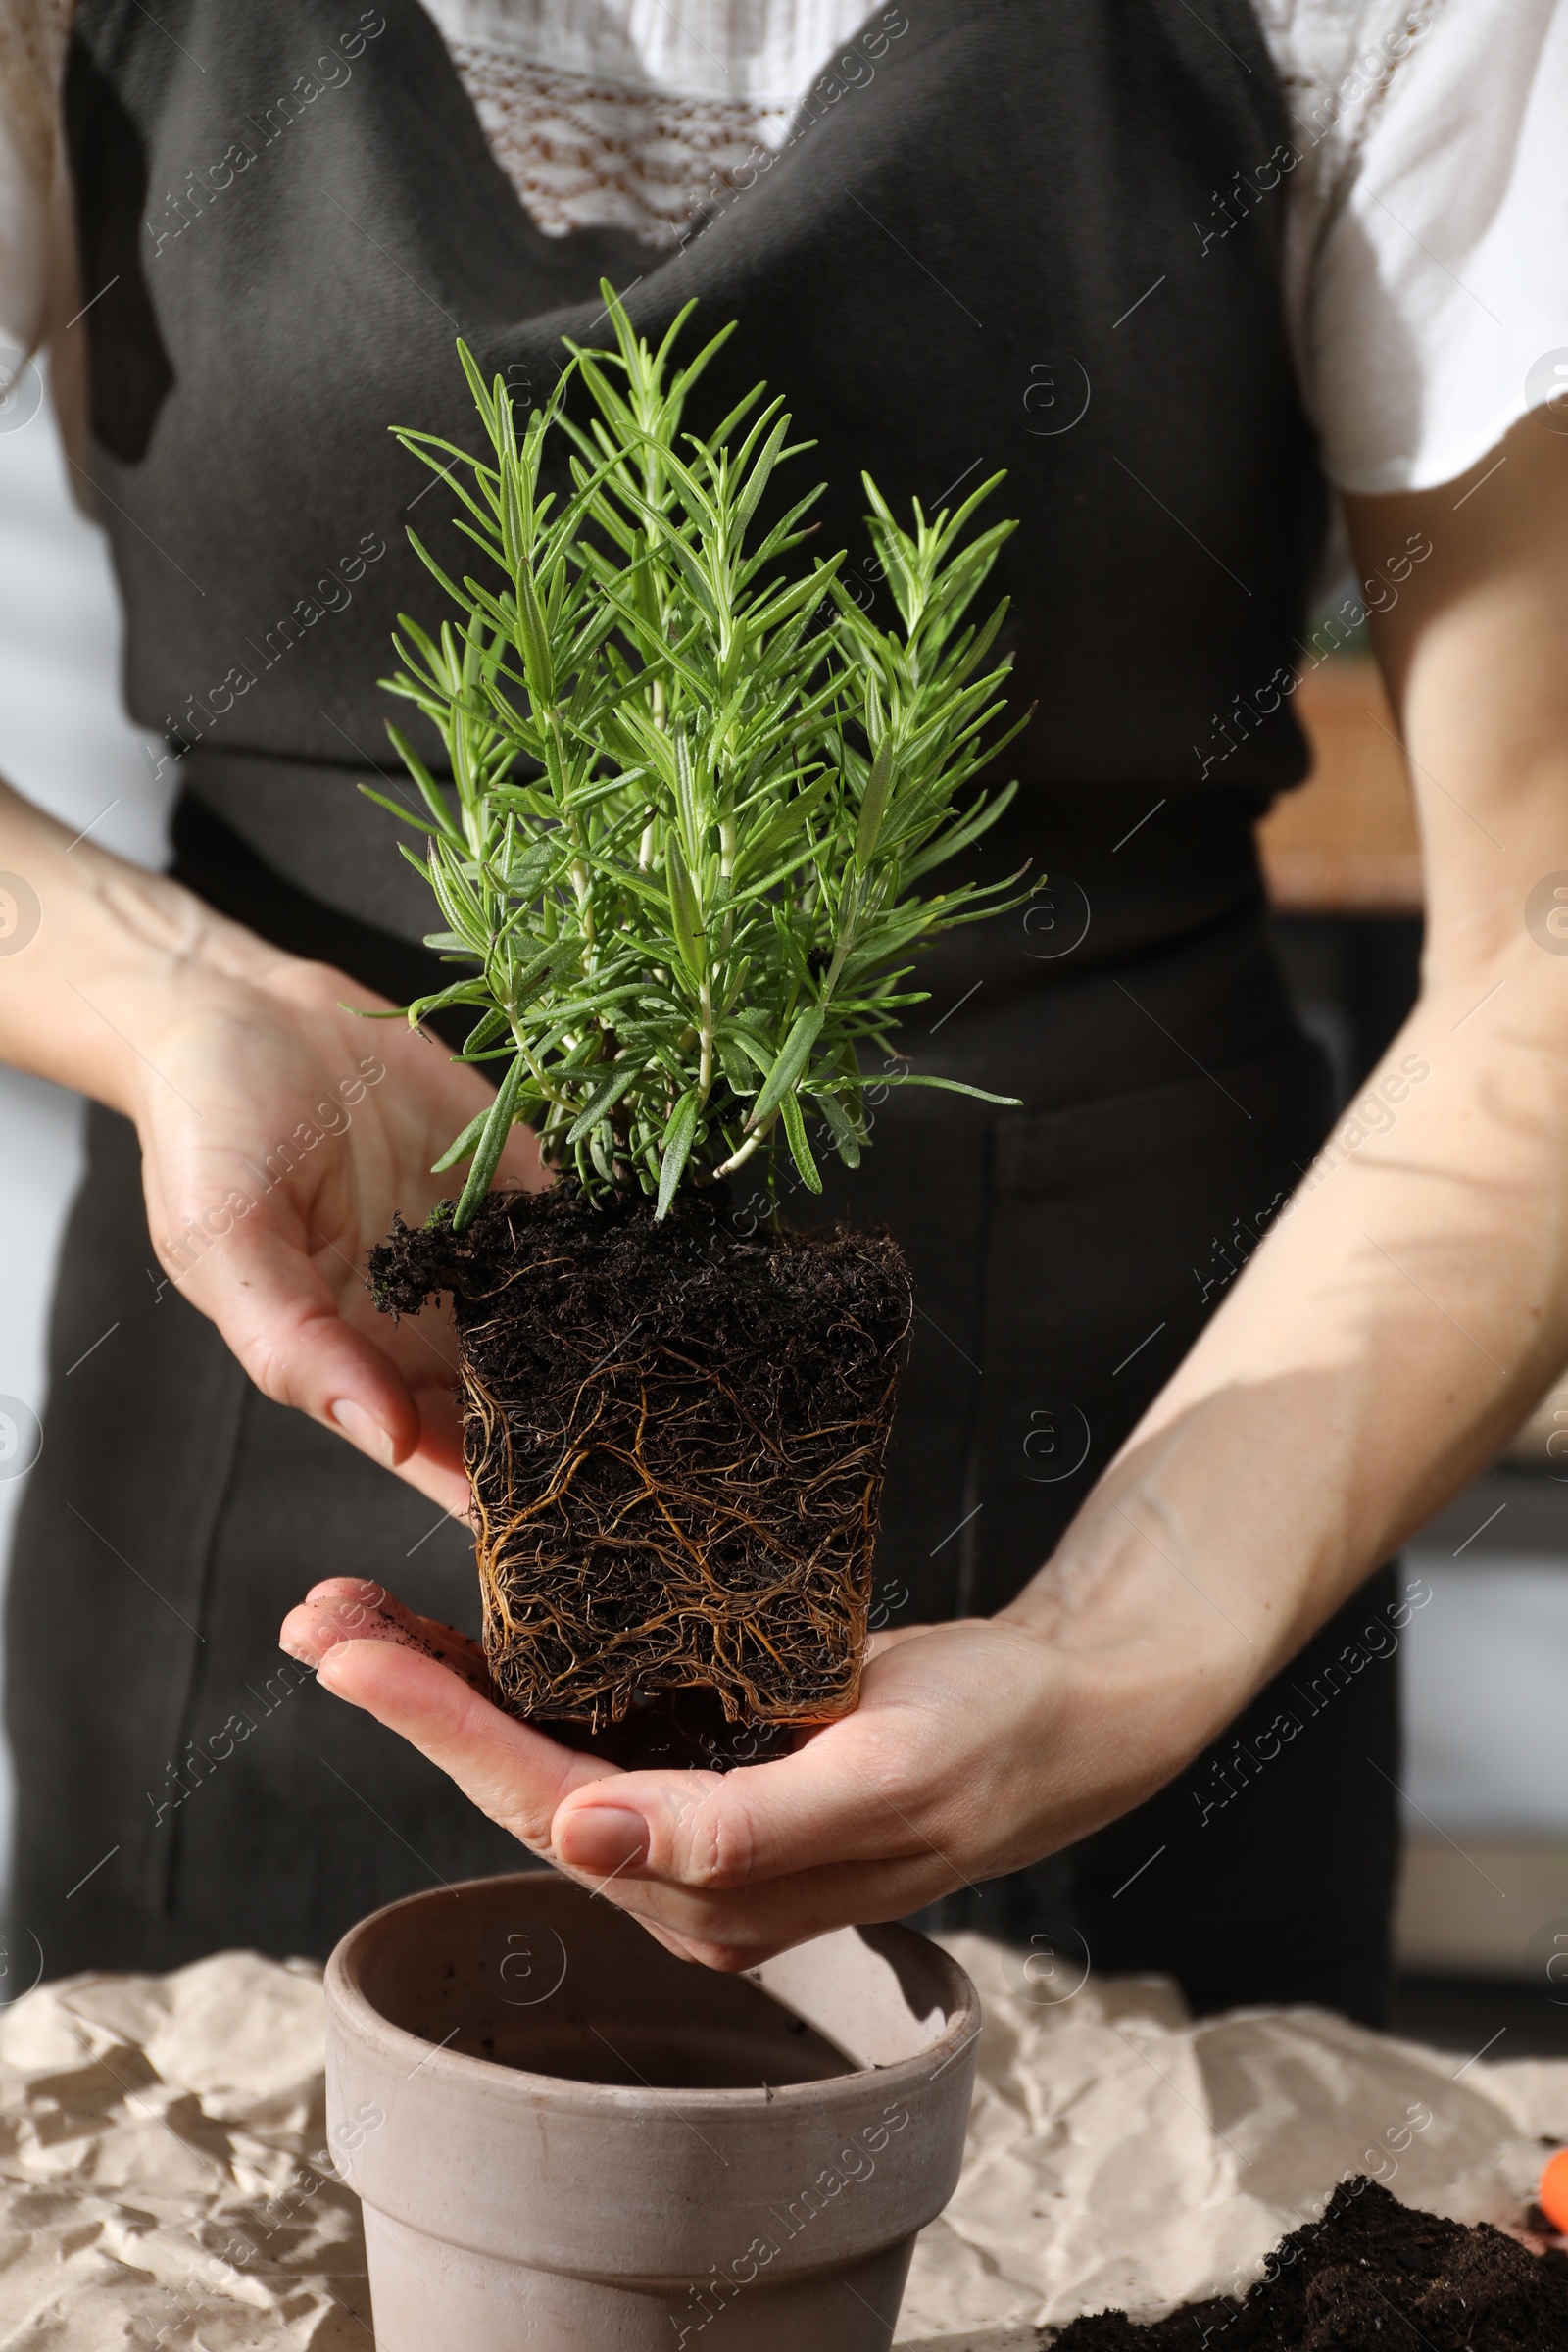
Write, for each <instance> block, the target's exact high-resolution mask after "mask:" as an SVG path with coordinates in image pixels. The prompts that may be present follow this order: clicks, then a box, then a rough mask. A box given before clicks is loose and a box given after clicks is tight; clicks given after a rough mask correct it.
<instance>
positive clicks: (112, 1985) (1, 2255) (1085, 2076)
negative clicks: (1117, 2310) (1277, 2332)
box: [0, 1936, 1568, 2352]
mask: <svg viewBox="0 0 1568 2352" xmlns="http://www.w3.org/2000/svg"><path fill="white" fill-rule="evenodd" d="M948 1940H949V1942H950V1947H951V1948H952V1950H953V1951H954V1952H955V1953H956V1956H957V1957H958V1959H960V1960H961V1961H962V1963H963V1965H964V1966H965V1967H966V1968H967V1969H968V1971H969V1973H970V1975H971V1976H972V1977H973V1978H974V1980H975V1982H976V1984H977V1985H979V1987H980V1991H981V1995H982V1997H983V2000H984V2003H985V2015H986V2023H985V2028H984V2032H983V2034H982V2035H981V2042H980V2051H979V2060H980V2073H979V2080H978V2082H977V2083H976V2088H975V2104H974V2112H973V2117H972V2120H971V2126H970V2137H969V2148H968V2154H967V2157H966V2160H965V2165H964V2172H963V2179H962V2180H961V2181H960V2183H959V2186H958V2190H957V2193H956V2196H955V2197H954V2200H953V2202H952V2204H951V2205H950V2206H949V2208H948V2211H947V2213H946V2214H945V2215H944V2216H943V2218H942V2219H941V2220H940V2221H939V2222H936V2223H933V2225H932V2227H931V2228H930V2229H927V2230H926V2231H925V2232H924V2234H923V2236H922V2237H921V2240H920V2244H919V2247H918V2249H917V2251H916V2254H915V2260H914V2269H913V2273H912V2275H911V2278H910V2281H909V2289H908V2293H907V2296H906V2298H905V2305H904V2311H903V2314H902V2316H901V2319H900V2322H899V2328H898V2342H899V2344H900V2346H901V2347H905V2348H906V2352H1033V2347H1034V2345H1035V2342H1036V2337H1035V2329H1036V2327H1040V2326H1042V2325H1048V2326H1054V2325H1059V2324H1061V2323H1062V2322H1064V2321H1066V2320H1068V2319H1071V2318H1073V2317H1074V2316H1075V2315H1076V2314H1077V2313H1079V2312H1082V2311H1094V2310H1099V2309H1102V2308H1103V2306H1105V2305H1106V2304H1112V2303H1114V2304H1121V2305H1123V2306H1124V2307H1125V2308H1127V2309H1129V2310H1132V2311H1134V2312H1135V2313H1137V2314H1139V2315H1140V2316H1143V2317H1147V2318H1152V2317H1154V2316H1156V2315H1157V2314H1158V2313H1159V2312H1161V2311H1163V2310H1166V2309H1168V2308H1169V2307H1170V2306H1171V2305H1172V2304H1174V2303H1179V2302H1184V2301H1187V2300H1188V2299H1190V2298H1191V2297H1194V2296H1198V2295H1201V2294H1207V2293H1215V2292H1221V2291H1224V2290H1226V2289H1228V2288H1232V2287H1235V2286H1238V2285H1241V2284H1245V2283H1246V2282H1247V2280H1248V2279H1250V2278H1252V2277H1255V2276H1256V2274H1257V2271H1258V2268H1259V2266H1260V2264H1261V2260H1262V2257H1263V2255H1264V2254H1265V2252H1266V2251H1267V2249H1268V2248H1269V2247H1270V2246H1271V2245H1272V2244H1273V2243H1274V2242H1275V2240H1276V2239H1277V2238H1278V2237H1280V2236H1281V2234H1282V2233H1283V2232H1284V2231H1285V2230H1287V2229H1294V2228H1296V2227H1297V2226H1298V2225H1299V2223H1300V2222H1301V2221H1302V2220H1305V2219H1307V2218H1310V2217H1311V2216H1313V2215H1315V2214H1316V2213H1318V2212H1319V2211H1321V2209H1322V2206H1323V2204H1324V2203H1325V2201H1326V2199H1327V2197H1328V2194H1329V2192H1330V2190H1331V2189H1332V2187H1333V2185H1334V2183H1335V2181H1336V2180H1339V2179H1340V2178H1341V2176H1342V2175H1343V2174H1346V2173H1349V2172H1367V2173H1371V2174H1373V2175H1375V2176H1377V2177H1379V2178H1381V2179H1382V2180H1384V2181H1385V2182H1386V2183H1387V2184H1388V2186H1390V2187H1391V2188H1392V2189H1393V2190H1394V2191H1395V2193H1396V2194H1397V2195H1399V2196H1402V2197H1404V2198H1406V2199H1407V2200H1408V2201H1409V2202H1410V2203H1411V2204H1415V2205H1421V2206H1425V2207H1427V2208H1429V2209H1430V2210H1432V2211H1434V2212H1441V2213H1447V2214H1451V2215H1453V2216H1455V2217H1456V2218H1457V2219H1460V2220H1464V2221H1477V2220H1491V2221H1497V2222H1503V2223H1516V2222H1517V2221H1518V2220H1519V2219H1520V2217H1521V2215H1522V2213H1523V2209H1524V2206H1525V2205H1526V2204H1527V2203H1528V2201H1529V2198H1530V2196H1531V2195H1532V2193H1533V2191H1534V2187H1535V2183H1536V2180H1537V2179H1538V2177H1539V2174H1540V2170H1541V2166H1542V2163H1543V2162H1544V2157H1545V2153H1546V2150H1545V2148H1544V2145H1543V2141H1544V2140H1549V2141H1551V2142H1552V2143H1553V2144H1555V2143H1557V2142H1558V2141H1562V2140H1568V2060H1523V2061H1520V2062H1519V2063H1517V2064H1513V2065H1496V2064H1492V2063H1489V2062H1486V2061H1482V2060H1475V2061H1472V2062H1470V2063H1468V2064H1467V2063H1465V2062H1464V2061H1462V2060H1459V2059H1456V2058H1454V2057H1453V2056H1452V2055H1451V2054H1449V2053H1447V2052H1443V2051H1437V2050H1427V2049H1422V2048H1420V2047H1418V2046H1417V2045H1415V2044H1414V2043H1410V2042H1398V2041H1394V2040H1391V2039H1388V2038H1387V2037H1385V2036H1383V2035H1380V2034H1369V2033H1365V2032H1363V2031H1362V2030H1361V2029H1359V2028H1358V2027H1355V2026H1350V2025H1347V2024H1345V2023H1344V2022H1343V2020H1341V2019H1338V2018H1334V2017H1330V2016H1327V2015H1325V2014H1324V2013H1323V2012H1321V2011H1317V2010H1311V2009H1296V2010H1284V2011H1279V2010H1270V2011H1264V2010H1250V2011H1249V2010H1244V2011H1239V2012H1236V2013H1233V2014H1232V2015H1230V2016H1228V2017H1223V2018H1209V2019H1205V2020H1204V2021H1203V2022H1202V2023H1201V2024H1199V2025H1193V2024H1191V2023H1189V2022H1188V2021H1187V2019H1186V2017H1185V2014H1184V2012H1183V2010H1182V2007H1181V2003H1180V2000H1179V1998H1178V1996H1177V1995H1176V1994H1175V1992H1174V1991H1173V1990H1172V1988H1171V1986H1170V1985H1166V1984H1164V1983H1162V1982H1160V1981H1159V1980H1157V1979H1152V1978H1151V1979H1121V1980H1108V1981H1105V1982H1098V1981H1089V1982H1080V1981H1077V1972H1075V1971H1074V1970H1073V1969H1072V1968H1071V1967H1070V1965H1069V1964H1067V1963H1065V1962H1063V1961H1060V1960H1050V1959H1046V1958H1044V1957H1043V1956H1042V1955H1039V1954H1036V1955H1034V1956H1033V1957H1031V1956H1030V1955H1028V1954H1024V1953H1018V1952H1013V1951H1010V1950H1008V1949H1006V1948H1005V1947H1004V1946H1002V1945H1000V1944H994V1943H990V1942H987V1941H986V1940H985V1939H984V1938H982V1937H980V1936H955V1937H952V1938H950V1939H948ZM159 2345H163V2346H168V2347H171V2352H184V2348H187V2347H188V2348H189V2352H240V2347H244V2352H285V2348H286V2352H348V2348H349V2347H354V2352H371V2345H372V2337H371V2334H370V2330H369V2297H368V2291H367V2287H366V2281H365V2263H364V2252H363V2248H362V2244H361V2239H360V2229H359V2213H358V2207H357V2205H356V2202H355V2199H354V2198H353V2196H352V2195H351V2193H350V2192H349V2190H348V2189H347V2188H345V2187H344V2186H343V2185H342V2183H341V2182H340V2181H339V2180H338V2179H337V2177H336V2172H335V2168H334V2166H333V2164H332V2162H331V2158H330V2155H329V2153H328V2151H327V2148H326V2144H325V2130H324V2117H323V2113H322V2092H321V1992H320V1980H319V1971H317V1970H316V1969H314V1968H310V1967H307V1966H305V1965H304V1964H303V1963H300V1962H290V1963H288V1964H286V1965H282V1964H279V1963H277V1962H275V1961H270V1960H262V1959H258V1958H257V1957H256V1956H255V1954H253V1953H246V1952H223V1953H220V1954H218V1955H217V1956H216V1957H215V1958H213V1959H211V1960H202V1961H198V1962H197V1963H196V1964H195V1965H194V1966H193V1967H190V1968H184V1969H180V1970H178V1971H176V1972H175V1973H174V1974H173V1975H172V1976H168V1977H95V1976H84V1977H73V1978H68V1979H66V1980H65V1981H63V1982H62V1983H60V1984H58V1985H42V1986H40V1987H39V1988H38V1989H37V1990H36V1991H34V1992H30V1993H27V1994H25V1996H24V1997H23V1998H22V1999H20V2000H18V2001H16V2002H14V2003H13V2005H12V2006H11V2007H10V2008H9V2009H8V2010H6V2011H4V2012H3V2013H0V2348H3V2352H46V2348H47V2352H64V2348H65V2347H69V2348H70V2352H109V2348H110V2347H111V2346H114V2347H117V2348H118V2352H126V2348H135V2352H151V2348H152V2347H154V2346H159ZM432 2352H433V2348H432Z"/></svg>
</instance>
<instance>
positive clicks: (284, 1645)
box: [277, 1642, 316, 1666]
mask: <svg viewBox="0 0 1568 2352" xmlns="http://www.w3.org/2000/svg"><path fill="white" fill-rule="evenodd" d="M277 1646H278V1648H279V1649H280V1650H281V1651H282V1652H283V1655H284V1657H285V1658H296V1659H298V1661H299V1663H300V1664H301V1665H302V1666H314V1665H315V1664H316V1660H315V1658H314V1657H313V1656H312V1654H311V1652H310V1651H309V1650H308V1649H299V1648H297V1647H296V1646H295V1644H294V1643H293V1642H279V1643H278V1645H277Z"/></svg>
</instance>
